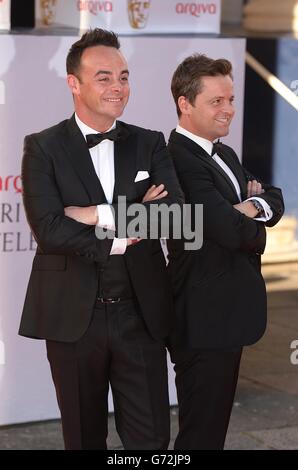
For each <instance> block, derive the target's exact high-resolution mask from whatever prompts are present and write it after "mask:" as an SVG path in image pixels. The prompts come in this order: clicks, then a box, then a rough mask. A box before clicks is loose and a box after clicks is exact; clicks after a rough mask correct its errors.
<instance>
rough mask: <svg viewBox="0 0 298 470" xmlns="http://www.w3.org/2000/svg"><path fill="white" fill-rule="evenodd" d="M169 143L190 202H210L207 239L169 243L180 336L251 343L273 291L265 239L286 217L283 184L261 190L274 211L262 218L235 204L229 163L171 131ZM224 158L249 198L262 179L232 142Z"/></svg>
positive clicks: (205, 342)
mask: <svg viewBox="0 0 298 470" xmlns="http://www.w3.org/2000/svg"><path fill="white" fill-rule="evenodd" d="M168 149H169V151H170V153H171V155H172V157H173V160H174V165H175V168H176V172H177V175H178V179H179V181H180V184H181V188H182V190H183V192H184V195H185V203H189V204H191V205H192V206H194V204H203V234H204V240H203V246H202V248H201V249H199V250H196V251H182V249H181V244H179V243H175V242H169V244H168V245H169V251H170V254H169V260H170V262H169V273H170V275H171V278H172V284H173V289H174V294H175V306H176V315H177V319H178V327H177V329H176V333H177V334H176V336H175V337H174V336H173V337H172V342H173V343H177V344H178V343H184V344H188V345H190V346H191V347H200V348H201V347H202V348H205V347H206V348H224V347H238V346H243V345H247V344H252V343H254V342H255V341H257V340H258V339H259V338H260V337H261V336H262V334H263V333H264V330H265V327H266V290H265V284H264V280H263V277H262V275H261V270H260V264H261V263H260V259H261V256H260V255H261V254H262V253H263V252H264V249H265V244H266V231H265V225H268V226H273V225H275V224H276V223H277V222H278V221H279V219H280V218H281V216H282V214H283V211H284V205H283V198H282V194H281V191H280V189H278V188H274V187H273V186H270V185H266V184H263V188H264V189H265V192H264V193H263V194H262V195H261V196H260V197H261V198H262V199H264V200H265V201H267V202H268V204H269V205H270V207H271V209H272V211H273V217H272V219H271V220H270V221H268V222H267V223H266V224H264V223H263V222H257V221H255V220H253V219H250V218H248V217H246V216H245V215H243V214H241V213H240V212H239V211H238V210H236V209H234V208H233V205H234V204H237V203H239V199H238V197H237V194H236V191H235V188H234V186H233V184H232V182H231V180H230V178H229V177H228V176H227V174H226V173H225V172H224V171H223V170H222V168H221V167H220V166H219V165H218V164H217V163H216V162H215V161H214V160H213V159H212V158H211V157H210V156H209V155H208V154H207V153H206V152H205V150H204V149H203V148H202V147H200V146H199V145H198V144H196V143H195V142H193V141H192V140H191V139H189V138H187V137H185V136H183V135H181V134H179V133H177V132H176V131H172V133H171V136H170V139H169V144H168ZM219 155H220V157H221V158H222V159H223V160H224V162H225V163H226V164H227V165H228V166H229V167H230V169H231V170H232V172H233V173H234V175H235V176H236V178H237V180H238V182H239V185H240V188H241V195H242V200H244V199H246V198H247V182H248V180H249V179H255V178H254V177H253V176H252V175H251V174H249V173H248V172H247V171H246V170H245V169H244V168H243V166H242V165H241V164H240V162H239V160H238V158H237V155H236V154H235V152H234V151H233V150H232V148H230V147H228V146H226V145H223V144H221V150H220V152H219Z"/></svg>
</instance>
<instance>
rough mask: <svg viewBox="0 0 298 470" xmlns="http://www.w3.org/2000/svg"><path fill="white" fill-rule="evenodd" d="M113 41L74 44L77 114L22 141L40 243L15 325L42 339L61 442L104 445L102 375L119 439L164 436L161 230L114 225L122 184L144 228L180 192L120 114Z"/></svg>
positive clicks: (86, 39) (143, 134)
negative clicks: (148, 234) (142, 231)
mask: <svg viewBox="0 0 298 470" xmlns="http://www.w3.org/2000/svg"><path fill="white" fill-rule="evenodd" d="M119 47H120V45H119V41H118V38H117V36H116V35H115V34H114V33H112V32H107V31H104V30H101V29H95V30H93V31H89V32H87V33H86V34H84V35H83V36H82V38H81V39H80V40H79V41H77V42H76V43H74V44H73V45H72V47H71V49H70V51H69V53H68V56H67V73H68V76H67V80H68V85H69V88H70V90H71V92H72V95H73V99H74V108H75V114H74V115H73V116H72V117H71V118H70V119H69V120H65V121H63V122H61V123H59V124H57V125H56V126H54V127H51V128H49V129H46V130H44V131H42V132H40V133H37V134H33V135H30V136H27V137H26V138H25V145H24V158H23V166H22V175H23V189H24V192H23V194H24V205H25V210H26V214H27V218H28V221H29V224H30V227H31V229H32V232H33V234H34V236H35V239H36V241H37V244H38V249H37V252H36V255H35V258H34V261H33V267H32V272H31V276H30V281H29V285H28V290H27V295H26V300H25V305H24V310H23V316H22V320H21V326H20V334H21V335H24V336H28V337H34V338H43V339H46V345H47V354H48V359H49V362H50V366H51V371H52V376H53V381H54V384H55V387H56V392H57V399H58V404H59V407H60V411H61V416H62V426H63V435H64V440H65V446H66V449H105V448H106V437H107V418H108V401H107V400H108V389H109V384H110V385H111V388H112V393H113V399H114V408H115V420H116V427H117V431H118V433H119V435H120V438H121V440H122V442H123V445H124V447H125V449H166V448H167V445H168V441H169V403H168V388H167V365H166V350H165V345H164V339H165V337H166V336H167V335H168V333H169V331H170V326H171V320H172V317H173V312H172V301H171V291H170V284H169V281H168V278H167V273H166V267H165V260H164V256H163V253H162V250H161V246H160V243H159V240H149V239H142V240H140V239H136V238H135V237H133V238H120V237H118V236H117V235H118V231H119V224H118V214H120V212H121V211H120V207H119V204H120V203H119V204H118V196H126V202H127V207H128V208H129V207H131V204H132V203H135V202H138V203H143V207H144V208H145V210H146V211H147V215H148V228H149V226H150V210H149V209H150V205H152V204H159V201H160V200H162V203H164V204H167V205H169V204H171V203H173V202H175V203H178V204H181V203H182V202H183V196H182V192H181V190H180V187H179V184H178V180H177V177H176V174H175V170H174V167H173V164H172V161H171V159H170V157H169V154H168V151H167V149H166V145H165V141H164V137H163V135H162V134H161V133H160V132H155V131H150V130H145V129H142V128H140V127H136V126H133V125H128V124H125V123H124V122H121V121H117V118H118V117H119V116H120V115H121V114H122V112H123V110H124V108H125V105H126V103H127V101H128V97H129V84H128V75H129V72H128V66H127V63H126V61H125V58H124V57H123V55H122V53H121V52H120V50H119ZM112 209H113V210H114V211H112ZM122 209H123V207H122ZM115 214H116V215H115ZM114 215H115V216H114ZM129 221H131V217H130V218H128V221H127V223H128V222H129ZM125 229H126V227H125ZM122 237H123V235H122Z"/></svg>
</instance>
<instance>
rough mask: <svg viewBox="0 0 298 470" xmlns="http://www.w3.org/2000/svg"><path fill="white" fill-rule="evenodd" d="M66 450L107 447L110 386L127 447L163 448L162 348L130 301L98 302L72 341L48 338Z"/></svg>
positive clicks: (166, 418) (166, 419)
mask: <svg viewBox="0 0 298 470" xmlns="http://www.w3.org/2000/svg"><path fill="white" fill-rule="evenodd" d="M47 353H48V359H49V362H50V365H51V371H52V377H53V380H54V384H55V388H56V393H57V400H58V404H59V407H60V412H61V418H62V427H63V436H64V442H65V448H66V449H72V450H74V449H77V450H79V449H90V450H91V449H106V448H107V445H106V439H107V434H108V428H107V423H108V390H109V384H110V385H111V388H112V394H113V400H114V410H115V422H116V428H117V432H118V434H119V436H120V438H121V441H122V443H123V446H124V448H125V449H153V450H154V449H167V447H168V443H169V439H170V413H169V399H168V382H167V362H166V350H165V346H164V344H162V343H159V342H157V341H156V340H154V339H153V338H152V337H151V336H150V335H149V333H148V332H147V330H146V327H145V325H144V322H143V320H142V318H141V317H140V315H139V314H138V311H137V309H136V308H135V305H134V303H133V301H131V300H127V301H121V302H119V303H114V304H100V306H99V307H98V308H96V309H95V310H94V315H93V318H92V322H91V324H90V325H89V328H88V330H87V331H86V333H85V334H84V336H83V337H82V338H80V339H79V341H77V342H75V343H62V342H55V341H47Z"/></svg>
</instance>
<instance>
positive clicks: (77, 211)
mask: <svg viewBox="0 0 298 470" xmlns="http://www.w3.org/2000/svg"><path fill="white" fill-rule="evenodd" d="M64 214H65V215H66V216H67V217H70V218H71V219H74V220H76V221H77V222H81V223H82V224H86V225H96V224H97V220H98V215H97V207H96V206H90V207H76V206H69V207H65V208H64Z"/></svg>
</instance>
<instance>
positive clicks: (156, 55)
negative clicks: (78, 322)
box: [0, 35, 245, 425]
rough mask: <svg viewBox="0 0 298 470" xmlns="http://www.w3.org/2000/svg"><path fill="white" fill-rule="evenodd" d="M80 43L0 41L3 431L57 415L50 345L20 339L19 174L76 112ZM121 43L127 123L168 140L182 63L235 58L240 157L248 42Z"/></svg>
mask: <svg viewBox="0 0 298 470" xmlns="http://www.w3.org/2000/svg"><path fill="white" fill-rule="evenodd" d="M74 40H75V38H73V37H54V36H48V37H47V36H42V37H40V36H37V37H35V36H13V35H1V36H0V52H1V53H0V425H4V424H10V423H18V422H25V421H34V420H43V419H50V418H56V417H57V416H58V409H57V405H56V399H55V393H54V388H53V385H52V382H51V378H50V373H49V368H48V364H47V360H46V355H45V348H44V343H43V342H42V341H34V340H29V339H25V338H21V337H19V336H18V335H17V331H18V325H19V320H20V315H21V311H22V305H23V301H24V297H25V291H26V286H27V281H28V277H29V272H30V268H31V262H32V258H33V254H34V249H35V244H34V242H33V241H32V239H31V236H30V231H29V229H28V227H27V224H26V221H25V216H24V211H23V209H22V203H21V192H20V184H21V183H20V178H19V175H20V166H21V157H22V146H23V138H24V135H26V134H28V133H32V132H36V131H38V130H41V129H43V128H46V127H48V126H50V125H52V124H55V123H57V122H58V121H60V120H62V119H65V118H66V117H68V116H70V115H71V114H72V109H73V108H72V99H71V96H70V93H69V91H68V88H67V86H66V82H65V65H64V64H65V56H66V53H67V51H68V49H69V47H70V45H71V44H72V42H74ZM121 43H122V49H123V51H124V53H125V54H126V56H127V58H128V61H129V67H130V70H131V88H132V94H131V99H130V103H129V105H128V107H127V109H126V111H125V114H124V116H123V119H124V120H126V121H127V122H130V123H134V124H138V125H141V126H144V127H147V128H151V129H158V130H163V131H164V133H165V135H166V137H168V135H169V132H170V130H171V129H172V128H173V127H175V125H176V115H175V107H174V104H173V102H172V98H171V94H170V79H171V76H172V73H173V71H174V69H175V68H176V66H177V64H178V63H179V62H180V61H181V60H182V59H183V58H184V57H186V56H187V55H189V54H191V53H193V52H203V53H206V54H207V55H210V56H211V57H214V58H218V57H226V58H228V59H230V60H231V61H232V63H233V65H234V75H235V94H236V108H237V115H236V117H235V119H234V122H233V125H232V128H231V133H230V136H229V137H228V138H227V139H225V141H226V142H227V143H228V144H231V145H232V146H233V147H234V148H235V149H236V151H237V152H238V153H240V150H241V143H242V119H243V90H244V50H245V41H244V40H242V39H236V40H235V39H201V38H186V37H184V38H166V37H150V38H149V37H123V38H121ZM169 375H170V397H171V403H176V394H175V387H174V381H173V371H172V368H171V367H170V370H169ZM110 409H111V410H112V402H111V400H110Z"/></svg>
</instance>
